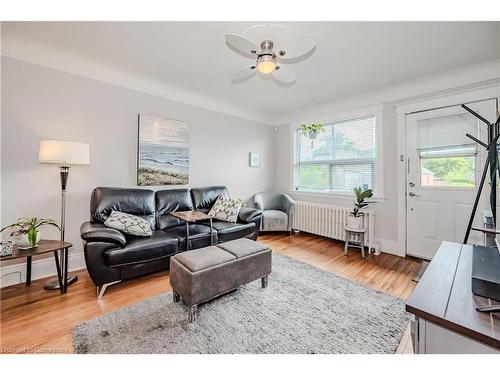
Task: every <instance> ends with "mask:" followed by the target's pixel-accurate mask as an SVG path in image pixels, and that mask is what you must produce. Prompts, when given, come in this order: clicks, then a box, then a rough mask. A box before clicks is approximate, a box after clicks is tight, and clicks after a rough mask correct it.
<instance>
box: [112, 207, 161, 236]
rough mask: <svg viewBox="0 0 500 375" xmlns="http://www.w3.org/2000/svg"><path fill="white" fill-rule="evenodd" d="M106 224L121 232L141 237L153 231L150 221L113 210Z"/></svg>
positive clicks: (149, 234)
mask: <svg viewBox="0 0 500 375" xmlns="http://www.w3.org/2000/svg"><path fill="white" fill-rule="evenodd" d="M104 225H105V226H107V227H109V228H113V229H116V230H119V231H120V232H123V233H127V234H131V235H133V236H139V237H149V236H151V234H152V233H153V231H152V230H151V226H150V224H149V221H147V220H145V219H143V218H142V217H139V216H135V215H131V214H127V213H125V212H119V211H112V212H111V215H109V217H108V219H107V220H106V221H105V222H104Z"/></svg>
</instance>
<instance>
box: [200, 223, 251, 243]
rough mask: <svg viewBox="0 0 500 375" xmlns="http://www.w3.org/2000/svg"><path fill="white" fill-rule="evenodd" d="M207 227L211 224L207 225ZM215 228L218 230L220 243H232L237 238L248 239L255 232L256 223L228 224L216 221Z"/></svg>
mask: <svg viewBox="0 0 500 375" xmlns="http://www.w3.org/2000/svg"><path fill="white" fill-rule="evenodd" d="M206 225H207V226H208V225H209V224H206ZM213 227H214V229H215V230H217V238H218V239H219V242H226V241H232V240H234V239H236V238H241V237H246V236H248V235H250V234H252V233H253V232H255V223H253V222H250V223H227V222H224V221H214V223H213Z"/></svg>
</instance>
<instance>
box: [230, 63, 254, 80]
mask: <svg viewBox="0 0 500 375" xmlns="http://www.w3.org/2000/svg"><path fill="white" fill-rule="evenodd" d="M255 71H256V69H255V67H254V66H244V67H242V68H240V69H238V70H236V71H234V72H233V73H231V76H230V78H231V81H233V82H234V81H236V82H238V81H244V80H245V79H248V78H251V77H253V76H254V75H255Z"/></svg>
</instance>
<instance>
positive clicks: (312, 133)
mask: <svg viewBox="0 0 500 375" xmlns="http://www.w3.org/2000/svg"><path fill="white" fill-rule="evenodd" d="M307 135H308V136H309V139H310V140H313V139H316V137H317V136H318V131H317V130H309V132H308V134H307Z"/></svg>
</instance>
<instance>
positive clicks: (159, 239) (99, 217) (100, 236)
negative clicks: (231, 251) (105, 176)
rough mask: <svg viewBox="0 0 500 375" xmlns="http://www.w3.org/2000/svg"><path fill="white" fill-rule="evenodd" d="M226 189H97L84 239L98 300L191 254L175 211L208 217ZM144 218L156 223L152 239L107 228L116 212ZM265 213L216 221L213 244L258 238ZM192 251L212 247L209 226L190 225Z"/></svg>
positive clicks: (249, 212)
mask: <svg viewBox="0 0 500 375" xmlns="http://www.w3.org/2000/svg"><path fill="white" fill-rule="evenodd" d="M219 194H222V195H223V196H224V197H229V192H228V190H227V188H226V187H225V186H212V187H205V188H192V189H171V190H159V191H156V192H154V191H152V190H146V189H126V188H110V187H98V188H95V189H94V191H93V192H92V196H91V199H90V221H88V222H85V223H83V224H82V226H81V228H80V234H81V238H82V240H83V241H84V254H85V262H86V264H87V270H88V272H89V274H90V277H91V278H92V280H93V281H94V283H95V284H96V285H97V290H98V298H101V297H102V295H103V294H104V292H105V290H106V288H107V287H108V286H109V285H111V284H115V283H118V282H120V281H124V280H127V279H131V278H134V277H137V276H141V275H145V274H148V273H152V272H157V271H160V270H165V269H168V267H169V264H170V257H171V256H172V255H174V254H176V253H178V252H181V251H185V250H186V224H185V223H184V222H181V221H180V220H179V219H177V218H175V217H173V216H171V215H170V212H173V211H187V210H193V209H194V210H197V211H202V212H208V211H209V210H210V208H211V207H212V205H213V204H214V202H215V200H216V199H217V197H218V196H219ZM112 210H115V211H121V212H126V213H129V214H132V215H136V216H140V217H142V218H143V219H146V220H148V221H149V223H150V224H151V228H152V229H153V234H152V236H151V237H135V236H129V235H126V234H123V233H122V232H120V231H118V230H116V229H112V228H108V227H106V226H105V225H104V224H103V223H104V221H106V219H107V218H108V217H109V215H110V214H111V211H112ZM261 217H262V212H261V211H260V210H257V209H253V208H245V207H242V208H241V210H240V213H239V216H238V222H237V223H227V222H222V221H217V220H214V221H213V234H212V236H213V238H212V240H213V244H216V243H220V242H227V241H231V240H234V239H237V238H243V237H246V238H250V239H253V240H256V239H257V236H258V235H259V228H260V221H261ZM189 239H190V244H191V249H196V248H200V247H204V246H209V245H210V224H209V223H208V222H206V223H205V222H199V223H196V224H189Z"/></svg>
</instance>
